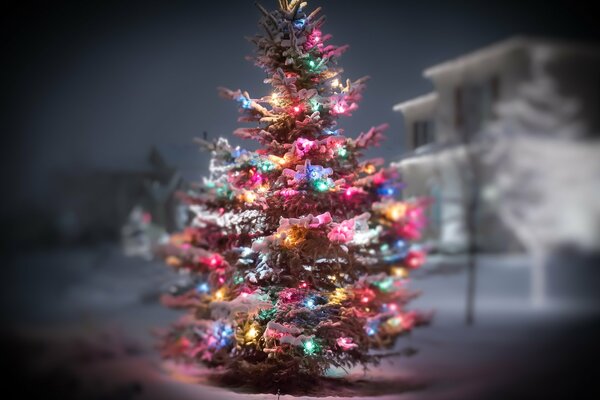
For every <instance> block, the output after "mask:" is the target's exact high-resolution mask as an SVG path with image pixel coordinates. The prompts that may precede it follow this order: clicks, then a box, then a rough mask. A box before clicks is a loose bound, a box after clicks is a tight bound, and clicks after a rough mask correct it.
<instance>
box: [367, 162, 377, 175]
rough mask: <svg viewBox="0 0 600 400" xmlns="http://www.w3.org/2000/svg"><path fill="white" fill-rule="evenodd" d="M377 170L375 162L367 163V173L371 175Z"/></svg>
mask: <svg viewBox="0 0 600 400" xmlns="http://www.w3.org/2000/svg"><path fill="white" fill-rule="evenodd" d="M376 170H377V168H375V166H374V165H373V164H367V165H365V168H364V171H365V173H367V174H369V175H371V174H374V173H375V171H376Z"/></svg>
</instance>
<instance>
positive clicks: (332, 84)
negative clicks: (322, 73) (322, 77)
mask: <svg viewBox="0 0 600 400" xmlns="http://www.w3.org/2000/svg"><path fill="white" fill-rule="evenodd" d="M339 85H340V80H339V79H338V78H335V79H334V80H332V81H331V87H333V88H336V87H338V86H339Z"/></svg>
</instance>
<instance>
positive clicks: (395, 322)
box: [386, 316, 403, 327]
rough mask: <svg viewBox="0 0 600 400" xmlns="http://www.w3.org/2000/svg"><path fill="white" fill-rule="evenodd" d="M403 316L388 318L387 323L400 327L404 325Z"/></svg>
mask: <svg viewBox="0 0 600 400" xmlns="http://www.w3.org/2000/svg"><path fill="white" fill-rule="evenodd" d="M402 322H403V320H402V317H401V316H397V317H393V318H390V319H388V320H387V322H386V323H387V324H388V325H390V326H393V327H399V326H401V325H402Z"/></svg>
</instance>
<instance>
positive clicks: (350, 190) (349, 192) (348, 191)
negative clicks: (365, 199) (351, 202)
mask: <svg viewBox="0 0 600 400" xmlns="http://www.w3.org/2000/svg"><path fill="white" fill-rule="evenodd" d="M358 192H360V190H358V189H357V188H355V187H349V188H348V189H346V191H345V192H344V194H345V195H346V197H352V195H354V194H356V193H358Z"/></svg>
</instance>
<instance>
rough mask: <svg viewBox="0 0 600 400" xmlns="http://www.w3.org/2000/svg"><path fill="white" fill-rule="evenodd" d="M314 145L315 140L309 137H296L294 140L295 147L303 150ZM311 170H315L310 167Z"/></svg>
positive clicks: (307, 149)
mask: <svg viewBox="0 0 600 400" xmlns="http://www.w3.org/2000/svg"><path fill="white" fill-rule="evenodd" d="M314 145H315V142H314V141H312V140H309V139H305V138H298V139H297V140H296V147H297V148H298V149H299V150H300V151H303V152H305V153H306V152H307V151H309V150H310V149H312V148H313V147H314ZM311 170H312V171H315V169H314V168H311Z"/></svg>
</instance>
